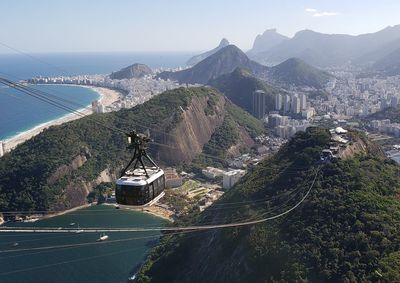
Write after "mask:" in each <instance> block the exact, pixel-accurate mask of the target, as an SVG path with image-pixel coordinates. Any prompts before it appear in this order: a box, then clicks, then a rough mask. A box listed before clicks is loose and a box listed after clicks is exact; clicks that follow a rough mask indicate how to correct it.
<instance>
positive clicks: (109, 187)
mask: <svg viewBox="0 0 400 283" xmlns="http://www.w3.org/2000/svg"><path fill="white" fill-rule="evenodd" d="M114 186H115V185H114V183H109V182H107V183H104V182H103V183H100V184H98V185H97V186H96V187H94V188H93V191H91V192H90V193H89V194H88V196H87V200H88V202H89V203H92V202H95V201H97V204H101V203H104V202H105V200H106V198H105V196H107V197H110V196H111V194H112V193H113V191H114Z"/></svg>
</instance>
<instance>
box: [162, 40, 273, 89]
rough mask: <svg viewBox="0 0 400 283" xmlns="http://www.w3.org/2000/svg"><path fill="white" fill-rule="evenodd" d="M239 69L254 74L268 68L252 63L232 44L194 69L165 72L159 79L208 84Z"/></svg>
mask: <svg viewBox="0 0 400 283" xmlns="http://www.w3.org/2000/svg"><path fill="white" fill-rule="evenodd" d="M238 67H240V68H244V69H247V70H249V71H250V72H251V73H253V74H258V73H262V72H266V68H267V67H265V66H262V65H260V64H258V63H256V62H254V61H251V60H250V59H249V58H248V57H247V55H246V54H245V53H244V52H243V51H242V50H240V49H239V48H238V47H237V46H235V45H233V44H230V45H227V46H225V47H223V48H221V49H220V50H218V51H217V52H215V53H214V54H212V55H210V56H208V57H207V58H205V59H204V60H202V61H200V62H199V63H197V64H196V65H195V66H193V67H192V68H189V69H186V70H182V71H178V72H163V73H161V74H160V75H159V77H160V78H163V79H171V80H176V81H179V82H181V83H200V84H207V83H208V82H209V81H210V80H211V79H215V78H217V77H219V76H221V75H223V74H227V73H231V72H233V71H234V70H235V69H236V68H238Z"/></svg>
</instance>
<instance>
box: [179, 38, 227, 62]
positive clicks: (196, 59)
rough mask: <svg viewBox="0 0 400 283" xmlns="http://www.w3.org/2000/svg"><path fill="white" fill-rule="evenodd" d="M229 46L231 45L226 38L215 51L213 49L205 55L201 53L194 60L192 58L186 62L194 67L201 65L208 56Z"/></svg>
mask: <svg viewBox="0 0 400 283" xmlns="http://www.w3.org/2000/svg"><path fill="white" fill-rule="evenodd" d="M228 45H229V41H228V40H227V39H226V38H223V39H222V40H221V42H220V43H219V45H218V46H217V47H215V48H214V49H211V50H209V51H207V52H204V53H201V54H199V55H195V56H193V57H192V58H190V59H189V60H188V61H187V62H186V65H188V66H194V65H196V64H197V63H199V62H200V61H203V60H204V59H206V58H207V57H208V56H210V55H212V54H214V53H216V52H217V51H219V50H220V49H222V48H224V47H225V46H228Z"/></svg>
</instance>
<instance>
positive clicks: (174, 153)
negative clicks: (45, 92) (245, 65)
mask: <svg viewBox="0 0 400 283" xmlns="http://www.w3.org/2000/svg"><path fill="white" fill-rule="evenodd" d="M92 119H95V120H96V121H98V122H99V123H101V124H103V125H105V126H107V127H108V128H104V127H100V126H99V125H98V124H96V123H94V122H93V120H92ZM226 121H229V123H230V126H231V128H229V129H225V128H223V127H222V128H221V126H222V125H224V124H225V123H227V122H226ZM138 124H140V125H143V124H145V125H146V127H143V126H140V125H138ZM110 127H113V128H117V129H120V130H123V131H126V132H128V131H131V130H133V129H136V130H138V131H141V132H144V131H145V130H146V129H148V128H150V129H151V135H152V138H153V139H154V140H155V142H157V143H162V144H165V146H161V145H152V146H151V148H150V153H151V155H152V156H153V157H154V159H156V160H157V161H159V163H160V164H161V165H176V164H181V163H183V162H190V161H191V160H193V159H194V158H195V157H196V156H197V155H198V154H199V153H200V152H201V151H202V150H203V148H204V147H205V146H206V145H207V144H208V142H210V141H212V136H213V135H214V133H215V132H216V131H217V130H218V132H219V134H220V135H222V136H225V135H229V133H228V132H227V130H229V131H231V132H234V133H236V136H235V139H234V140H230V141H229V142H228V143H227V144H226V148H228V149H229V148H230V146H233V145H235V144H236V143H240V144H241V145H242V146H244V147H246V146H248V147H250V146H251V142H248V143H245V142H243V141H248V140H249V139H250V141H251V140H252V137H254V136H256V135H258V134H260V133H261V132H262V131H263V128H262V124H261V123H260V122H259V121H257V120H256V119H254V118H252V117H251V116H250V115H249V114H247V113H246V112H244V111H243V110H240V109H239V108H238V107H237V106H235V105H232V103H231V102H230V101H228V100H226V98H225V97H224V96H223V95H222V94H221V93H219V92H218V91H216V90H215V89H212V88H208V87H201V88H179V89H175V90H171V91H167V92H164V93H162V94H160V95H158V96H156V97H154V98H153V99H151V100H149V101H147V102H146V103H144V104H142V105H138V106H136V107H134V108H132V109H124V110H121V111H118V112H112V113H106V114H94V115H91V116H90V117H85V118H82V119H79V120H76V121H72V122H69V123H66V124H63V125H60V126H54V127H50V128H49V129H47V130H45V131H43V132H42V133H41V134H39V135H37V136H35V137H34V138H32V139H31V140H29V141H27V142H25V143H23V144H21V145H19V146H18V147H17V148H16V149H15V150H13V151H12V152H11V153H9V154H6V155H4V156H3V157H2V158H1V159H0V210H1V211H7V210H13V211H15V210H27V211H28V210H35V211H38V210H39V211H41V210H48V209H55V210H63V209H66V208H70V207H74V206H77V205H81V204H83V203H85V200H86V196H87V194H88V193H89V191H90V190H91V189H92V188H93V187H94V186H96V185H97V184H99V183H101V182H113V181H114V180H115V178H116V176H117V175H118V174H119V171H120V170H121V169H122V166H123V165H124V164H125V163H126V162H127V161H128V159H129V158H130V155H129V153H128V152H127V151H126V146H127V143H126V137H125V135H124V134H123V133H120V132H115V131H113V130H111V129H109V128H110ZM165 133H167V134H165ZM224 149H225V148H222V149H221V152H219V154H222V151H223V150H224Z"/></svg>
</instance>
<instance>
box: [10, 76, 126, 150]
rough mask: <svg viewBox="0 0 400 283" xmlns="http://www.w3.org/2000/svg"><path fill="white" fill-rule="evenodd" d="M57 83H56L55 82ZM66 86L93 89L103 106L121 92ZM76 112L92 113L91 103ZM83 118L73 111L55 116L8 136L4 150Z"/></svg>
mask: <svg viewBox="0 0 400 283" xmlns="http://www.w3.org/2000/svg"><path fill="white" fill-rule="evenodd" d="M55 85H58V84H55ZM68 86H75V87H85V88H90V89H92V90H93V91H95V92H97V93H98V94H99V96H100V97H99V99H98V100H99V101H100V102H101V103H102V104H103V105H104V106H110V105H111V104H112V103H114V102H115V101H117V100H119V99H120V97H121V96H122V94H121V93H120V92H118V91H116V90H114V89H108V88H105V87H97V86H87V85H72V84H71V85H68ZM76 111H78V112H81V113H82V114H84V116H88V115H90V114H92V109H91V105H90V104H89V105H88V106H86V107H85V108H81V109H78V110H76ZM80 118H83V117H81V116H78V115H76V114H73V113H68V114H66V115H64V116H62V117H59V118H56V119H54V120H51V121H48V122H45V123H42V124H39V125H37V126H35V127H33V128H31V129H29V130H27V131H24V132H21V133H18V134H17V135H15V136H13V137H11V138H8V139H6V140H4V141H3V143H4V149H5V152H10V151H12V150H13V149H14V148H15V147H17V145H19V144H21V143H23V142H25V141H27V140H29V139H31V138H32V137H34V136H36V135H38V134H40V133H41V132H42V131H43V130H45V129H47V128H49V127H51V126H58V125H61V124H64V123H67V122H70V121H74V120H77V119H80Z"/></svg>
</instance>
